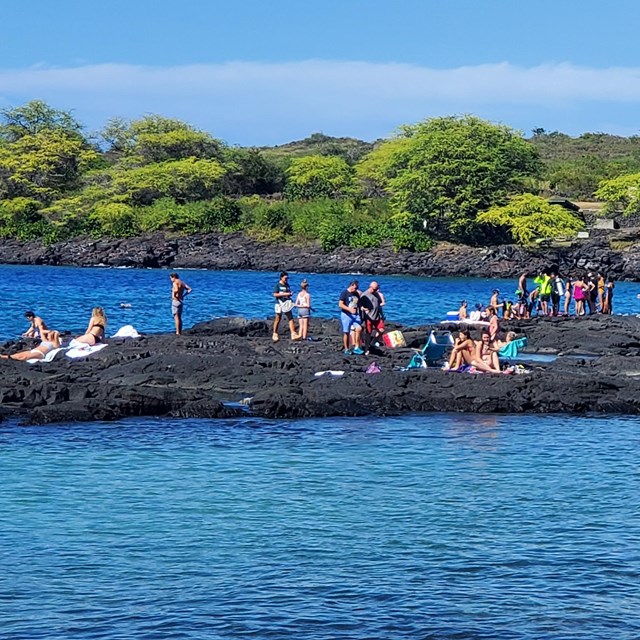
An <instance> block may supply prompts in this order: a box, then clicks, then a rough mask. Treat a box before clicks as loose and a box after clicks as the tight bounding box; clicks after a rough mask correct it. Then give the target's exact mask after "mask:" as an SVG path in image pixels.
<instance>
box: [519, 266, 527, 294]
mask: <svg viewBox="0 0 640 640" xmlns="http://www.w3.org/2000/svg"><path fill="white" fill-rule="evenodd" d="M528 277H529V272H528V271H525V272H524V273H523V274H522V275H521V276H520V277H519V278H518V290H519V291H522V295H523V296H524V297H525V298H528V297H529V289H528V288H527V278H528Z"/></svg>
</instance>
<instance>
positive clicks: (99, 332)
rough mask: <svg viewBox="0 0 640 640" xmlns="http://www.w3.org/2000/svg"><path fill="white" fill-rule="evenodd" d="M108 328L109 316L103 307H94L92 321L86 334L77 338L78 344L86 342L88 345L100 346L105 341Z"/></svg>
mask: <svg viewBox="0 0 640 640" xmlns="http://www.w3.org/2000/svg"><path fill="white" fill-rule="evenodd" d="M106 328H107V316H106V315H105V313H104V309H103V308H102V307H94V308H93V311H92V312H91V319H90V320H89V326H88V327H87V330H86V332H85V333H84V334H83V335H81V336H78V337H77V338H76V341H77V342H84V343H86V344H88V345H91V346H93V345H95V344H99V343H100V342H102V341H103V340H104V336H105V330H106Z"/></svg>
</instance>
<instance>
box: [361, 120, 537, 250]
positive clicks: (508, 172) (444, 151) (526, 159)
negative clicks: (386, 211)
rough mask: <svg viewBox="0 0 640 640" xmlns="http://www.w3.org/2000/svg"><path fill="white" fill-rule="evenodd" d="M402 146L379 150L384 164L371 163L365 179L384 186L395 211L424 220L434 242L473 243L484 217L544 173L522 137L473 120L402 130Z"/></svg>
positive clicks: (427, 123) (375, 160)
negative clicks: (484, 212)
mask: <svg viewBox="0 0 640 640" xmlns="http://www.w3.org/2000/svg"><path fill="white" fill-rule="evenodd" d="M401 138H404V139H406V140H407V141H406V142H403V143H399V142H396V141H391V142H390V143H386V144H382V145H381V146H380V147H378V149H376V150H374V151H373V152H372V154H371V155H372V156H376V155H381V154H384V155H385V156H386V157H385V158H384V160H380V159H379V158H375V157H373V158H371V157H369V158H367V159H366V160H365V161H363V167H361V168H360V170H359V172H360V175H361V176H362V177H364V178H367V177H369V178H371V179H372V180H374V181H376V182H377V183H378V184H380V183H381V184H382V186H383V187H384V189H385V190H386V191H387V192H388V193H390V194H391V198H392V204H393V206H394V208H395V210H396V211H397V212H398V213H404V212H407V213H410V214H414V215H416V216H418V217H419V218H421V219H423V220H425V221H426V224H427V231H428V233H429V234H431V235H432V236H433V237H436V238H455V239H461V240H468V239H470V238H472V237H473V235H474V232H475V228H476V227H475V220H476V216H477V214H478V212H479V211H482V210H484V209H486V208H488V207H490V206H492V205H494V204H501V203H503V202H505V201H506V198H507V196H508V195H509V194H512V193H517V192H519V191H522V190H523V179H524V178H525V177H528V176H531V175H535V174H536V173H537V172H538V171H539V169H540V163H539V159H538V155H537V152H536V151H535V149H534V148H533V147H532V146H531V145H530V144H529V143H528V142H527V141H526V140H524V139H523V138H522V136H521V135H520V134H518V133H517V132H515V131H514V130H512V129H510V128H509V127H506V126H503V125H495V124H491V123H489V122H486V121H483V120H480V119H479V118H476V117H474V116H462V117H454V116H452V117H446V118H434V119H431V120H427V121H425V122H422V123H419V124H417V125H413V126H408V127H404V128H403V129H402V134H401ZM388 144H391V145H392V146H391V147H389V146H388ZM367 167H369V169H367ZM372 169H373V170H372Z"/></svg>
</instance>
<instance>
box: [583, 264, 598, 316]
mask: <svg viewBox="0 0 640 640" xmlns="http://www.w3.org/2000/svg"><path fill="white" fill-rule="evenodd" d="M585 284H586V285H587V290H586V292H585V299H586V301H587V307H588V308H589V315H590V316H591V315H593V314H594V313H595V312H596V303H597V301H598V286H597V284H596V281H595V278H594V276H593V273H589V274H587V280H586V282H585Z"/></svg>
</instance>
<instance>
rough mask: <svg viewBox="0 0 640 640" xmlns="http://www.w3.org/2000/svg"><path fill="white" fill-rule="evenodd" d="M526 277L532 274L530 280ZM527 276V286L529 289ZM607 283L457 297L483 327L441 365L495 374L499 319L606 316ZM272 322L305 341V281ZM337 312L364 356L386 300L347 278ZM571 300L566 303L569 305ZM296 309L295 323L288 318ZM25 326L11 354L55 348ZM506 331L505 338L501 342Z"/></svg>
mask: <svg viewBox="0 0 640 640" xmlns="http://www.w3.org/2000/svg"><path fill="white" fill-rule="evenodd" d="M532 276H535V277H533V278H532ZM169 278H170V280H171V313H172V315H173V318H174V321H175V332H176V334H177V335H180V334H181V333H182V312H183V306H184V299H185V297H186V296H187V295H188V294H190V293H191V291H192V289H191V287H190V286H189V285H188V284H187V283H186V282H184V281H183V280H182V279H181V278H180V276H179V275H178V274H177V273H175V272H174V273H171V274H169ZM529 280H532V282H533V288H532V289H531V290H530V289H529ZM614 289H615V283H614V281H613V279H612V278H607V277H605V276H604V275H603V274H602V273H591V272H589V273H587V274H586V275H585V276H581V275H577V274H574V275H567V276H564V277H563V276H562V275H561V274H559V273H558V272H557V271H554V270H547V269H545V270H540V271H539V272H537V273H535V274H534V273H532V272H530V271H525V272H524V273H522V275H521V276H520V278H519V279H518V285H517V289H516V291H515V301H514V300H512V299H506V298H502V297H501V294H500V291H499V290H498V289H494V291H493V294H492V295H491V299H490V301H489V304H488V305H486V306H485V305H483V304H482V303H477V304H476V305H475V307H474V308H473V309H472V310H470V309H469V305H468V303H467V302H466V301H465V300H463V301H462V302H461V304H460V307H459V309H458V313H457V316H456V318H455V320H456V321H468V322H481V323H485V324H486V326H485V328H484V329H483V332H482V336H481V338H480V340H475V341H474V340H472V339H471V336H470V334H469V333H468V332H467V331H466V330H465V331H461V332H460V334H459V335H458V338H457V339H456V341H455V345H454V347H453V349H452V353H451V356H450V358H449V362H448V366H449V368H451V369H458V368H460V367H461V366H473V367H475V368H477V369H478V370H480V371H497V370H499V367H498V366H497V356H495V357H494V355H495V354H496V353H497V351H498V350H499V349H500V348H501V345H503V344H504V342H501V340H500V321H499V318H500V317H502V318H503V319H505V320H508V319H526V318H532V317H535V316H561V315H571V314H572V313H573V314H575V315H576V316H582V315H587V314H594V313H603V314H611V313H613V293H614ZM273 297H274V300H275V305H274V312H275V316H274V321H273V331H272V339H273V341H274V342H277V341H278V340H279V339H280V334H279V329H280V324H281V322H282V320H283V318H284V319H285V320H286V323H287V325H288V329H289V333H290V338H291V340H295V341H297V340H311V337H310V336H309V319H310V317H311V313H312V311H313V307H312V305H311V293H310V292H309V282H308V281H307V279H306V278H305V279H303V280H302V282H301V283H300V291H299V292H298V293H297V294H296V295H295V296H294V292H293V291H292V289H291V286H290V284H289V275H288V273H286V272H285V271H283V272H281V273H280V277H279V279H278V282H277V283H276V285H275V287H274V290H273ZM337 302H338V305H337V306H338V310H339V318H340V326H341V334H342V350H343V353H344V354H345V355H351V354H355V355H361V354H369V353H370V352H371V349H372V347H374V346H375V347H377V346H379V345H380V343H381V342H382V341H383V335H384V332H385V316H384V306H385V304H386V300H385V297H384V294H383V293H382V291H380V285H379V284H378V282H376V281H372V282H371V283H370V284H369V286H368V288H367V289H366V290H364V291H362V290H360V288H359V282H358V281H357V280H352V281H351V282H350V283H349V285H348V286H347V287H346V288H345V289H344V290H343V291H342V292H341V294H340V296H339V297H338V301H337ZM572 305H573V308H572ZM294 311H296V312H297V320H298V326H297V327H296V322H295V318H294ZM25 316H26V318H27V320H28V321H29V323H30V326H29V329H28V330H27V331H26V332H25V333H24V334H23V335H24V337H27V338H35V339H39V340H40V341H41V342H40V344H39V345H38V346H37V347H34V348H33V349H30V350H26V351H22V352H19V353H15V354H12V355H10V356H2V357H4V358H6V357H9V358H12V359H15V360H27V359H42V358H44V357H45V356H46V354H47V353H48V352H49V351H51V350H52V349H55V348H57V347H59V346H60V333H59V332H58V331H53V330H50V329H49V328H48V327H47V326H46V324H45V322H44V320H43V319H42V318H41V317H40V316H38V315H36V314H35V313H34V312H33V311H27V312H26V313H25ZM106 326H107V318H106V315H105V312H104V309H103V308H102V307H94V309H93V311H92V314H91V318H90V320H89V324H88V326H87V329H86V331H85V332H84V334H82V335H81V336H78V337H77V338H75V340H76V341H77V342H79V343H84V344H87V345H90V346H93V345H96V344H98V343H100V342H102V341H103V340H104V337H105V331H106ZM509 339H510V335H509V334H508V335H507V336H506V341H509Z"/></svg>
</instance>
